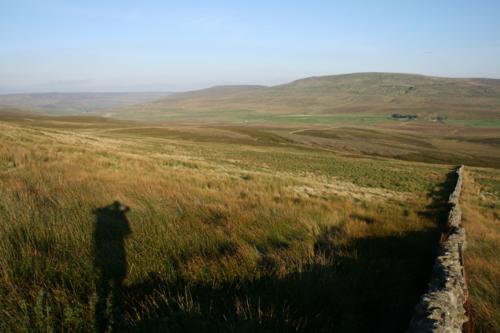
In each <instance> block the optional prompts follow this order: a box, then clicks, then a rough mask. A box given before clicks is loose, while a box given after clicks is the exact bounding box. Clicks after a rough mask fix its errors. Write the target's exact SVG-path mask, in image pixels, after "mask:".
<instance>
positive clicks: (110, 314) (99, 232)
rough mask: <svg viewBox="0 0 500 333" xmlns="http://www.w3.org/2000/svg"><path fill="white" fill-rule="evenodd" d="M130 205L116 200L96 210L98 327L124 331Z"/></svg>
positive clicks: (96, 325) (100, 330)
mask: <svg viewBox="0 0 500 333" xmlns="http://www.w3.org/2000/svg"><path fill="white" fill-rule="evenodd" d="M128 211H129V208H128V207H127V206H124V205H122V204H121V203H120V202H118V201H115V202H113V203H112V204H111V205H108V206H104V207H101V208H97V209H95V210H93V213H94V214H95V217H96V219H95V225H94V234H93V242H94V248H93V250H94V251H93V254H94V268H95V270H96V273H97V274H96V276H97V279H96V282H95V283H96V292H97V300H96V304H95V330H96V332H105V331H108V330H111V331H121V330H122V328H121V326H122V323H123V321H122V312H123V300H122V294H123V280H124V279H125V277H126V275H127V254H126V250H125V238H126V237H127V236H129V235H130V234H131V232H132V231H131V229H130V223H129V221H128V219H127V217H126V213H127V212H128Z"/></svg>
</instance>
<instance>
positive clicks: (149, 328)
mask: <svg viewBox="0 0 500 333" xmlns="http://www.w3.org/2000/svg"><path fill="white" fill-rule="evenodd" d="M341 233H342V230H341V229H340V228H330V229H326V230H323V232H322V233H321V234H320V235H319V236H318V238H317V240H316V244H315V246H314V249H315V252H316V255H318V256H324V257H328V258H330V260H329V261H328V262H329V263H328V264H311V265H308V266H307V267H305V268H304V269H302V270H301V271H297V272H293V273H289V274H287V275H285V276H280V275H278V274H276V273H273V269H272V267H269V266H266V268H265V269H263V274H262V275H261V277H260V278H256V279H255V280H251V281H233V282H232V283H225V284H222V285H218V286H213V285H210V284H208V283H207V284H204V283H190V282H189V281H186V280H184V279H181V278H178V279H177V280H175V281H165V280H164V279H163V278H162V277H161V276H159V275H156V274H151V275H150V276H149V277H148V278H146V279H145V280H144V281H141V282H139V283H136V284H133V285H131V286H129V287H128V288H127V290H126V291H125V302H126V309H127V311H128V318H132V316H133V318H140V320H139V321H137V320H131V322H132V321H133V322H134V323H133V324H130V325H129V326H128V327H126V331H131V332H402V331H404V330H405V329H406V328H407V325H408V323H409V321H410V317H411V313H412V310H413V307H414V306H415V304H416V303H417V302H418V299H419V296H420V295H421V294H422V293H423V291H424V290H425V289H426V287H427V283H428V281H429V279H430V275H431V270H432V262H433V260H434V256H435V249H436V246H437V243H438V239H439V231H438V230H437V228H435V229H427V230H424V231H414V232H408V233H406V234H404V235H401V236H388V237H367V238H360V239H355V240H353V241H352V242H350V243H349V244H348V245H344V246H340V247H339V245H335V244H336V243H335V242H334V241H333V240H334V239H335V237H339V236H342V235H341ZM275 271H276V270H275ZM275 271H274V272H275Z"/></svg>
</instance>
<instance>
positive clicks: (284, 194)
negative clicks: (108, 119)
mask: <svg viewBox="0 0 500 333" xmlns="http://www.w3.org/2000/svg"><path fill="white" fill-rule="evenodd" d="M53 125H54V124H48V123H43V124H41V123H36V124H35V123H34V124H29V123H28V124H27V123H26V122H20V123H16V122H10V123H6V122H0V235H1V238H0V266H1V267H3V269H2V271H1V273H0V281H1V282H0V297H1V299H2V301H0V302H1V305H2V312H1V313H0V330H2V331H23V330H28V331H29V330H31V331H51V330H55V331H89V330H91V329H92V325H93V322H94V320H95V317H94V306H95V304H96V291H95V285H94V280H95V279H96V272H95V268H94V267H93V253H92V246H93V242H95V239H93V236H92V235H93V230H94V223H95V221H94V219H95V216H94V215H93V213H92V211H93V210H94V209H96V208H98V207H103V206H105V205H108V204H109V203H111V202H112V201H113V200H119V201H120V202H122V203H124V204H126V205H128V206H130V212H129V213H128V218H129V220H130V224H131V229H132V234H131V236H130V237H129V239H128V240H127V242H126V250H127V254H128V259H127V261H128V275H127V278H126V280H125V281H124V308H123V318H124V319H123V320H124V325H126V327H127V328H128V329H130V330H138V331H149V330H151V329H152V328H157V327H162V328H163V329H169V330H170V331H182V330H183V329H184V330H188V331H193V332H194V331H196V332H203V331H206V332H208V331H234V330H240V331H241V330H252V329H253V330H261V331H262V330H267V331H321V330H332V329H335V330H336V331H340V332H347V331H369V330H371V329H373V328H374V327H375V328H377V329H379V330H384V331H395V332H396V331H401V330H403V329H405V328H406V324H407V322H408V320H409V317H410V313H411V310H412V308H413V306H414V304H415V303H416V302H417V300H418V297H419V294H420V293H421V292H422V291H423V290H425V288H426V284H427V281H428V279H429V274H430V270H431V268H432V261H433V258H434V255H435V249H436V244H437V241H438V238H439V231H440V229H439V223H440V222H441V221H440V218H441V217H442V214H440V213H442V212H440V205H439V203H440V202H441V200H444V198H445V197H446V195H445V194H446V193H445V192H446V190H447V189H440V188H439V186H440V184H441V183H443V182H444V181H445V178H446V173H447V172H448V171H449V169H448V168H447V167H443V166H429V165H426V164H411V163H408V162H398V161H394V160H385V159H366V158H358V157H346V156H339V155H337V154H332V153H330V152H325V151H323V150H314V149H305V148H300V147H296V146H293V145H290V146H288V145H274V144H269V145H267V146H266V145H263V144H262V143H257V144H255V145H252V144H250V143H246V144H240V145H236V144H234V143H231V142H221V141H218V140H215V141H214V142H212V141H210V140H208V139H206V141H193V140H190V139H188V138H186V137H185V136H181V137H172V136H166V137H164V136H163V135H161V136H158V131H157V130H155V131H154V132H153V133H151V135H150V136H148V133H147V132H144V133H141V135H140V136H138V135H137V133H132V132H124V131H122V130H120V131H103V130H102V126H100V128H98V129H95V130H92V129H89V128H83V129H81V128H80V129H78V128H75V126H70V129H64V125H63V124H59V125H58V126H53ZM108 126H109V128H110V129H111V128H114V127H113V126H116V127H115V128H123V124H118V125H113V124H110V125H108ZM176 130H177V131H180V132H181V133H184V132H182V128H178V129H176ZM187 136H188V137H189V133H188V135H187ZM297 189H302V191H297ZM304 189H307V190H305V191H304ZM389 319H391V320H389Z"/></svg>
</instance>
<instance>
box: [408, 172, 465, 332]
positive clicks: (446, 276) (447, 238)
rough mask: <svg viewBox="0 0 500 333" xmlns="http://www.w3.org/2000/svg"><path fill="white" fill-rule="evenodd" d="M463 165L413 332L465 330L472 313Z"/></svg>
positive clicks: (458, 173)
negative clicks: (466, 266) (465, 254)
mask: <svg viewBox="0 0 500 333" xmlns="http://www.w3.org/2000/svg"><path fill="white" fill-rule="evenodd" d="M463 169H464V167H463V166H460V167H459V168H458V169H457V170H456V173H457V175H458V178H457V184H456V186H455V189H454V191H453V192H452V193H451V195H450V197H449V200H448V202H449V204H450V207H451V208H450V212H449V215H448V225H447V230H446V231H445V233H444V234H443V238H442V243H441V246H440V249H439V254H438V257H437V258H436V261H435V263H434V272H433V276H432V280H431V282H430V284H429V290H428V292H427V293H426V294H424V295H422V297H421V298H420V302H419V304H418V305H417V306H416V307H415V311H414V313H413V318H412V320H411V323H410V328H409V330H408V331H409V332H436V333H438V332H439V333H441V332H443V333H444V332H446V333H452V332H457V333H458V332H462V329H463V327H464V324H465V323H466V322H467V320H468V317H467V314H466V310H465V307H464V304H465V303H466V301H467V291H466V290H467V288H466V282H465V271H464V267H463V262H462V250H463V249H464V248H465V230H464V228H463V227H462V225H461V222H462V221H461V220H462V211H461V209H460V203H459V200H460V192H461V190H462V173H463Z"/></svg>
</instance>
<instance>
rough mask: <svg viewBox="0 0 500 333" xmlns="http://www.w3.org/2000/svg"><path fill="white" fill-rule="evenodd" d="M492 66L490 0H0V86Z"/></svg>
mask: <svg viewBox="0 0 500 333" xmlns="http://www.w3.org/2000/svg"><path fill="white" fill-rule="evenodd" d="M365 71H387V72H405V73H421V74H429V75H438V76H452V77H493V78H500V1H496V0H495V1H481V0H477V1H473V0H470V1H460V0H454V1H451V0H450V1H447V0H440V1H437V0H434V1H423V0H419V1H416V0H415V1H409V0H408V1H403V0H399V1H388V0H387V1H347V0H346V1H333V0H331V1H305V0H304V1H293V0H289V1H236V0H233V1H178V2H173V1H126V0H121V1H103V0H101V1H93V0H87V1H70V0H67V1H50V0H40V1H23V0H9V1H6V0H0V93H9V92H44V91H148V90H168V91H178V90H187V89H196V88H202V87H207V86H211V85H219V84H266V85H271V84H279V83H284V82H287V81H291V80H294V79H297V78H302V77H306V76H313V75H328V74H341V73H351V72H365Z"/></svg>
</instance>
